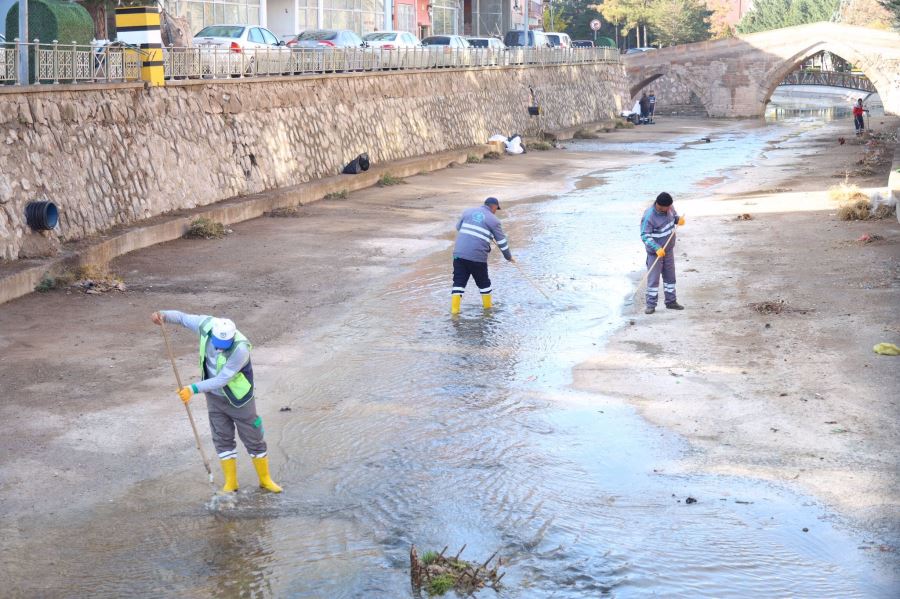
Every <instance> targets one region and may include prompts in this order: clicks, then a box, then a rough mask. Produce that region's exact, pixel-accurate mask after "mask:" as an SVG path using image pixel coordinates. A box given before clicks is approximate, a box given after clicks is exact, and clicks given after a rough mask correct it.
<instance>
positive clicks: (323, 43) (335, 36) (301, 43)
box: [288, 29, 366, 50]
mask: <svg viewBox="0 0 900 599" xmlns="http://www.w3.org/2000/svg"><path fill="white" fill-rule="evenodd" d="M291 41H292V42H293V45H291V42H288V45H290V46H291V47H292V48H318V49H320V50H324V49H327V48H360V47H363V46H365V45H366V44H365V42H363V40H362V38H361V37H359V36H358V35H356V33H355V32H353V31H350V30H349V29H310V30H309V31H304V32H303V33H301V34H300V35H298V36H297V37H296V38H295V39H293V40H291Z"/></svg>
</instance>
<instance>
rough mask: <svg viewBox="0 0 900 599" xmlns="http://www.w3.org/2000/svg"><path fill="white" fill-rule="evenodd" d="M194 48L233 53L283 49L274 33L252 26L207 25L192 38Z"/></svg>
mask: <svg viewBox="0 0 900 599" xmlns="http://www.w3.org/2000/svg"><path fill="white" fill-rule="evenodd" d="M193 41H194V46H198V47H200V48H221V49H226V48H227V49H229V50H231V51H233V52H240V51H241V50H251V49H254V48H284V47H285V43H284V42H283V41H280V40H279V39H278V38H277V37H276V36H275V34H274V33H272V32H271V31H269V30H268V29H266V28H265V27H257V26H254V25H209V26H208V27H204V28H203V29H201V30H200V31H199V32H198V33H197V35H195V36H194V40H193Z"/></svg>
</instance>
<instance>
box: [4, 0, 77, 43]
mask: <svg viewBox="0 0 900 599" xmlns="http://www.w3.org/2000/svg"><path fill="white" fill-rule="evenodd" d="M17 37H19V3H18V2H16V3H15V4H13V5H12V8H10V9H9V12H8V13H6V39H7V41H12V40H14V39H15V38H17ZM28 38H29V39H28V41H32V40H34V39H35V38H37V39H39V40H41V43H42V44H43V43H46V44H49V43H51V42H53V40H57V41H58V42H59V43H61V44H71V43H72V42H73V41H74V42H77V43H79V44H90V43H91V40H92V39H93V38H94V20H93V19H91V15H90V14H89V13H88V11H87V10H86V9H85V8H84V7H83V6H82V5H80V4H75V3H74V2H68V1H67V0H29V2H28Z"/></svg>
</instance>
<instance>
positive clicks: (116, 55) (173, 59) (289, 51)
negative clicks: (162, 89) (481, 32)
mask: <svg viewBox="0 0 900 599" xmlns="http://www.w3.org/2000/svg"><path fill="white" fill-rule="evenodd" d="M22 51H27V52H28V53H29V57H30V58H29V60H30V64H31V67H30V71H31V73H32V75H31V81H30V82H28V83H30V84H35V85H37V84H55V83H90V82H124V81H137V80H139V79H140V74H141V65H142V61H143V60H144V59H145V58H144V52H143V51H142V50H140V49H138V48H135V47H131V46H119V45H115V44H111V45H106V46H86V45H79V44H60V43H57V42H53V43H50V44H45V43H41V42H40V41H39V40H35V41H34V42H29V43H27V44H19V43H17V42H7V43H5V44H0V84H4V83H5V84H24V83H25V82H20V81H19V80H18V74H17V69H16V66H17V60H18V56H19V52H22ZM618 61H619V53H618V52H617V51H616V49H615V48H568V49H561V48H509V49H506V50H494V49H490V48H465V49H450V48H441V47H420V48H396V49H383V48H328V49H317V48H286V47H283V46H281V47H271V48H262V49H252V50H243V51H240V52H235V51H232V50H231V49H229V48H211V47H193V48H176V47H167V48H163V70H164V74H165V78H166V79H169V80H181V79H224V78H235V77H238V78H241V77H272V76H284V75H321V74H330V73H347V72H377V71H397V70H423V69H446V68H479V69H482V68H490V67H506V66H550V65H569V64H572V65H577V64H594V63H616V62H618Z"/></svg>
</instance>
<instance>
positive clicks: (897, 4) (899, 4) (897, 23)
mask: <svg viewBox="0 0 900 599" xmlns="http://www.w3.org/2000/svg"><path fill="white" fill-rule="evenodd" d="M880 2H881V5H882V6H883V7H885V8H886V9H887V10H888V12H889V13H891V15H892V16H893V17H894V27H896V28H897V29H900V0H880Z"/></svg>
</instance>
